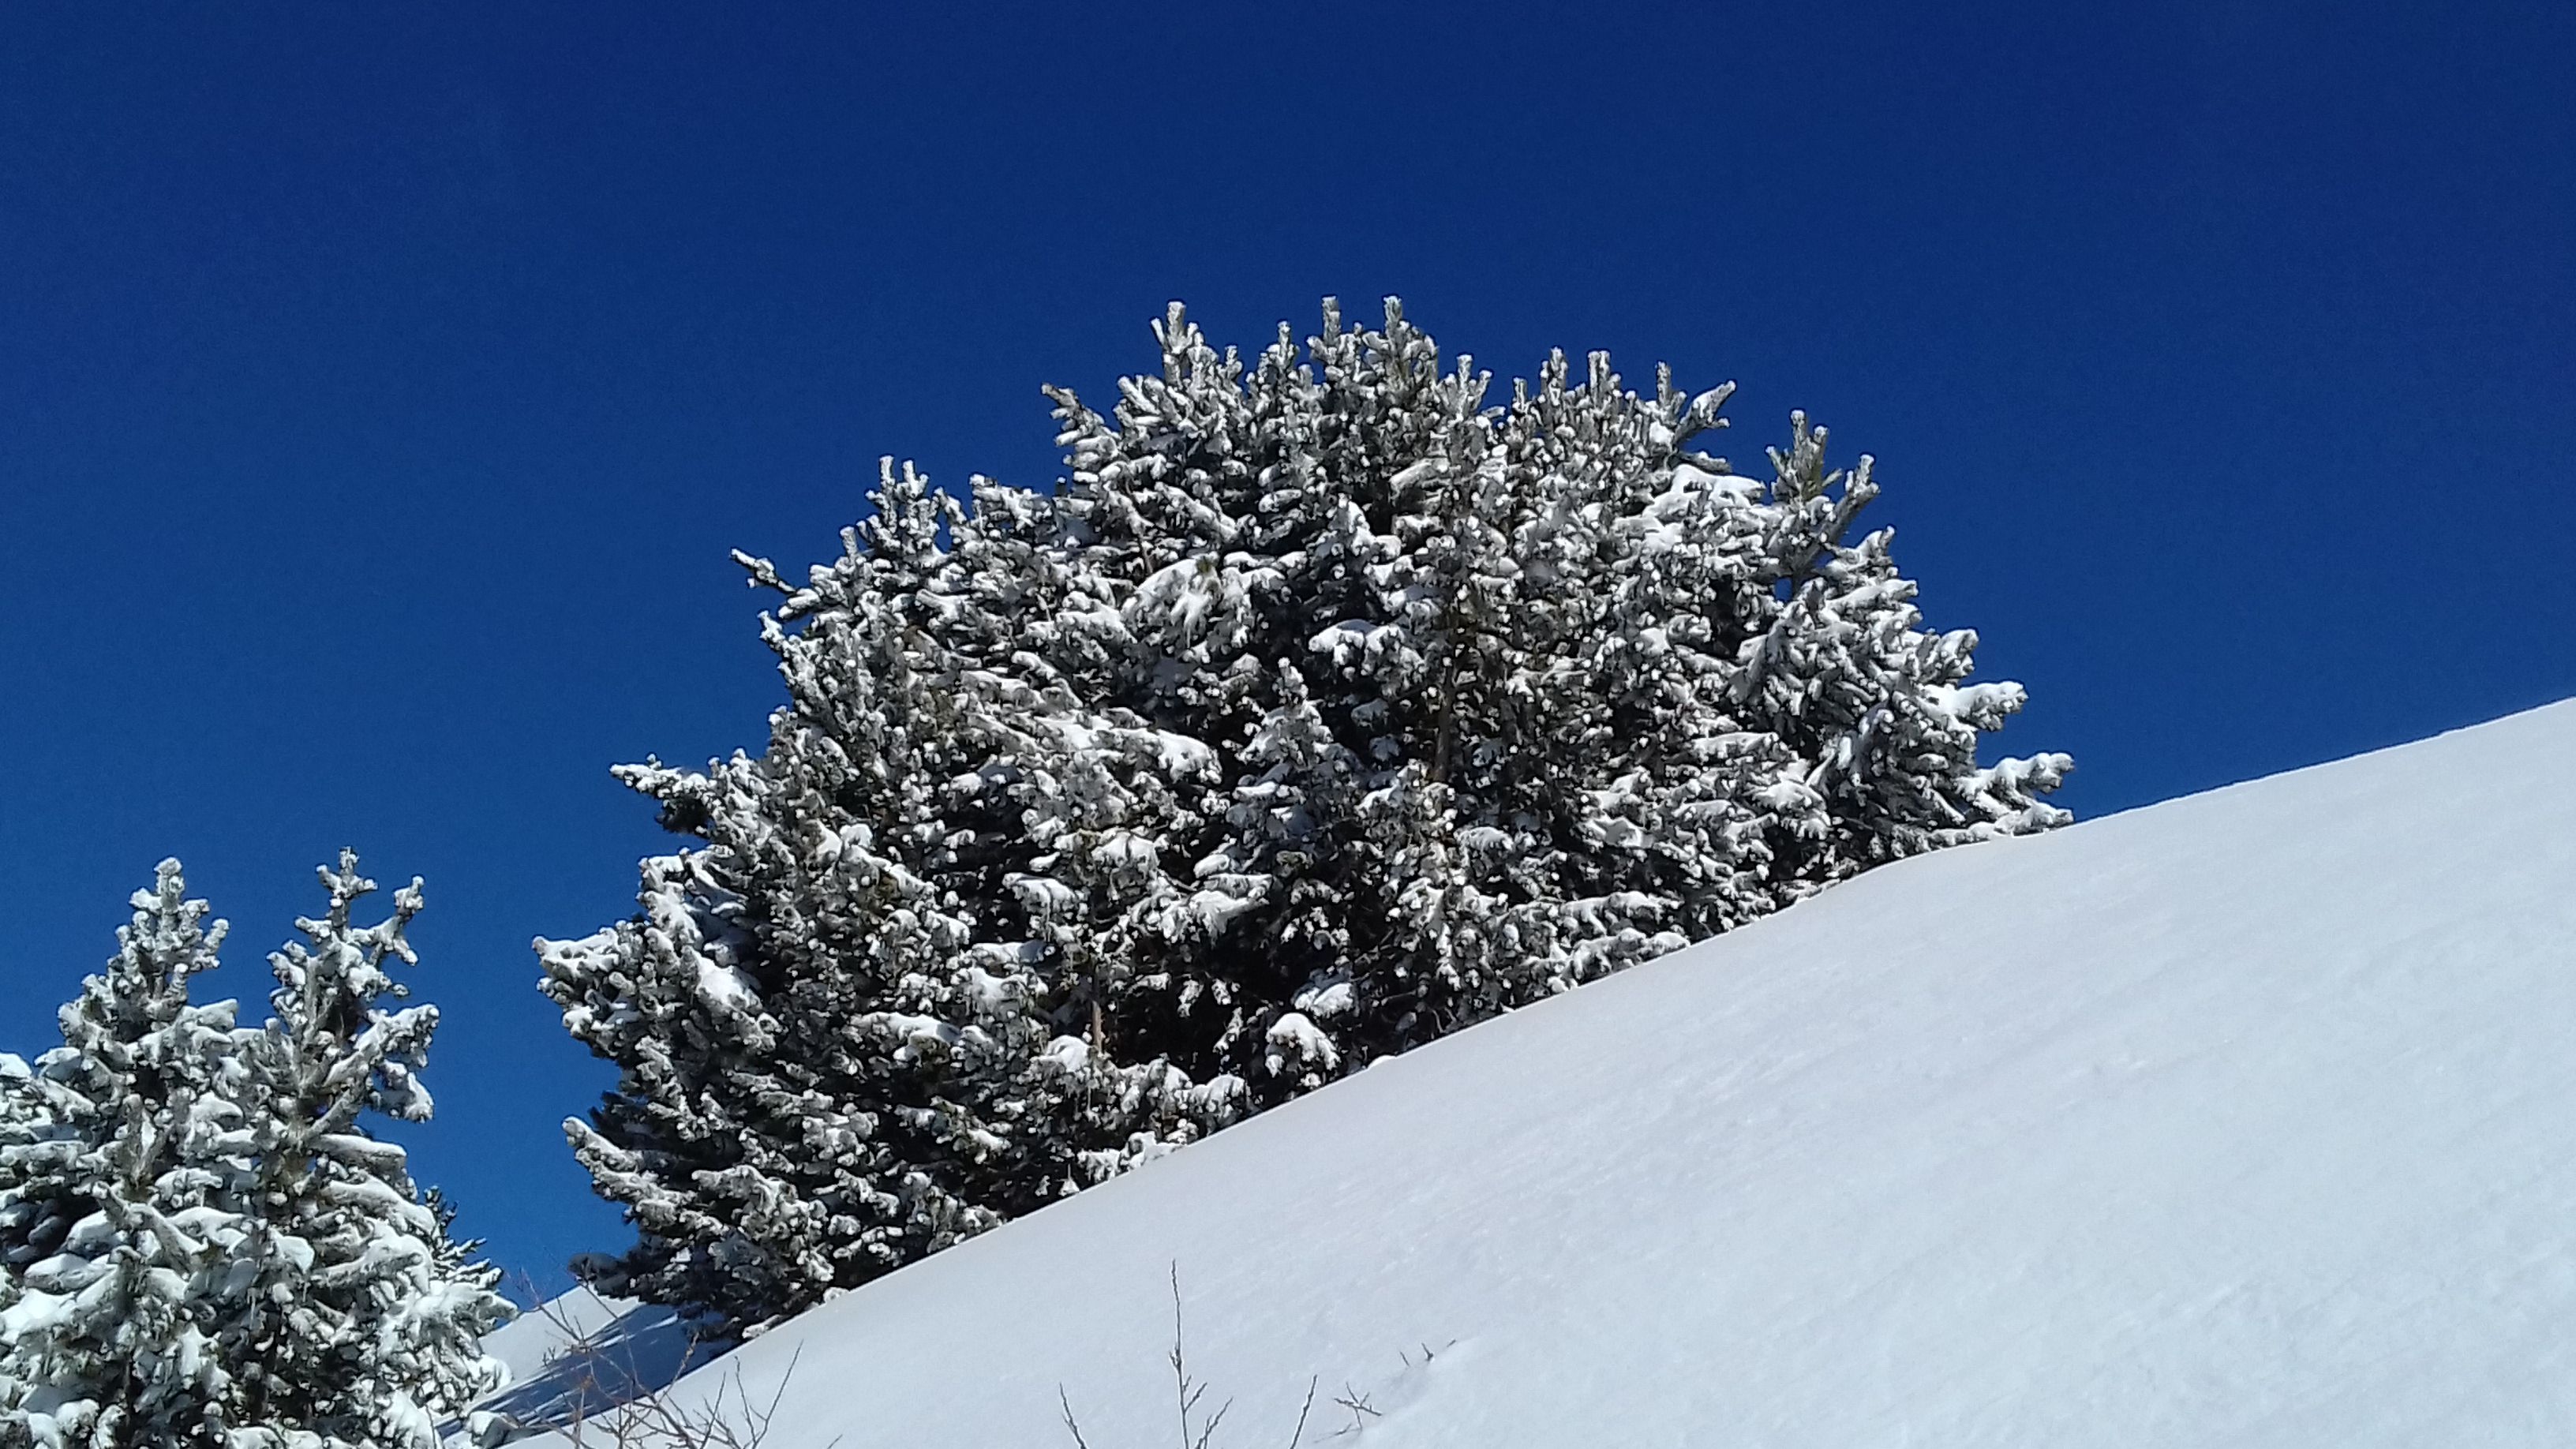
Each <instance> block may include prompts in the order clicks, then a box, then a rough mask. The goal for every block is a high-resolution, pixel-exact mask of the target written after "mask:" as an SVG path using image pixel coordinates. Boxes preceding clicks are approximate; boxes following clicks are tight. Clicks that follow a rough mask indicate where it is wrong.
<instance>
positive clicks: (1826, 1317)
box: [680, 702, 2576, 1449]
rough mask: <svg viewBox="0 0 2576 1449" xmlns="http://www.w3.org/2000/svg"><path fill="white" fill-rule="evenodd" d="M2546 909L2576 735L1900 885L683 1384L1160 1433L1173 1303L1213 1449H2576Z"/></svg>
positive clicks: (957, 1419) (2552, 927)
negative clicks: (1212, 1414)
mask: <svg viewBox="0 0 2576 1449" xmlns="http://www.w3.org/2000/svg"><path fill="white" fill-rule="evenodd" d="M2571 882H2576V702H2569V703H2564V704H2560V705H2556V706H2552V707H2549V708H2546V709H2542V710H2538V711H2534V712H2532V713H2529V714H2525V715H2520V716H2516V717H2514V718H2511V719H2507V720H2504V721H2500V722H2497V723H2494V724H2490V725H2486V726H2483V727H2480V728H2477V729H2473V730H2468V731H2463V732H2460V733H2457V734H2452V735H2447V736H2444V737H2441V738H2439V739H2435V740H2431V741H2427V742H2424V743H2421V744H2417V745H2413V746H2408V747H2405V748H2402V749H2398V750H2392V751H2387V752H2384V753H2380V754H2376V755H2371V756H2366V757H2363V758H2359V759H2355V760H2348V761H2344V762H2341V763H2337V764H2333V765H2328V766H2324V767H2320V768H2317V769H2312V770H2306V771H2301V772H2298V773H2295V774H2291V775H2285V776H2281V777H2278V778H2274V779H2270V780H2265V781H2260V782H2257V783H2254V784H2250V785H2243V786H2237V787H2233V788H2230V789H2225V790H2220V791H2217V792H2214V793H2211V794H2207V795H2202V796H2198V797H2194V798H2191V799H2187V800H2182V801H2177V802H2173V803H2170V804H2167V805H2162V806H2158V807H2155V808H2152V809H2147V810H2141V811H2137V812H2134V813H2131V814H2126V815H2120V816H2115V817H2111V818H2108V819H2103V820H2098V821H2094V822H2090V823H2087V824H2083V825H2080V826H2077V827H2075V828H2073V829H2070V830H2066V831H2062V832H2057V833H2054V834H2050V835H2045V836H2037V837H2029V838H2021V839H2009V840H2000V841H1995V842H1992V843H1989V844H1983V845H1977V846H1972V847H1968V848H1965V849H1960V850H1952V851H1944V852H1940V853H1936V854H1933V855H1929V856H1924V857H1921V858H1918V859H1913V860H1908V861H1904V862H1901V863H1898V864H1896V865H1892V866H1889V867H1887V868H1885V869H1882V870H1879V871H1875V872H1873V873H1871V874H1869V875H1867V876H1864V877H1862V878H1861V879H1859V880H1857V881H1854V882H1852V883H1850V884H1847V885H1844V886H1842V887H1840V888H1838V889H1837V890H1835V891H1833V892H1831V893H1829V894H1826V895H1824V896H1822V897H1819V898H1817V899H1814V900H1812V901H1809V902H1807V903H1805V904H1802V905H1799V906H1797V907H1795V908H1794V909H1792V910H1790V911H1788V912H1785V913H1783V914H1781V915H1778V916H1775V917H1772V918H1770V919H1768V920H1764V921H1761V922H1758V923H1755V924H1753V925H1750V926H1747V927H1745V928H1743V929H1741V930H1738V931H1735V932H1732V933H1730V934H1728V935H1726V936H1723V937H1720V938H1718V939H1716V940H1714V941H1710V942H1707V943H1705V944H1702V945H1700V946H1696V947H1693V948H1690V949H1688V950H1685V951H1682V952H1679V953H1677V954H1675V955H1672V956H1669V957H1666V958H1664V959H1661V960H1658V961H1654V962H1651V963H1648V964H1646V965H1643V966H1640V967H1637V968H1636V969H1634V970H1632V971H1630V972H1628V973H1626V974H1624V975H1620V976H1616V977H1612V978H1609V979H1606V980H1603V981H1600V982H1597V983H1594V984H1592V985H1588V986H1585V987H1583V988H1581V989H1580V990H1577V991H1574V992H1572V993H1570V994H1568V995H1565V996H1562V997H1559V998H1556V999H1553V1000H1549V1001H1545V1002H1542V1003H1539V1004H1537V1005H1535V1006H1532V1007H1529V1008H1527V1009H1524V1010H1522V1011H1519V1012H1516V1013H1513V1014H1511V1015H1509V1016H1506V1017H1504V1018H1501V1019H1499V1020H1496V1021H1493V1022H1491V1023H1488V1024H1486V1025H1483V1026H1479V1027H1476V1028H1474V1029H1472V1030H1469V1031H1466V1032H1464V1033H1461V1034H1459V1035H1457V1036H1455V1037H1451V1038H1449V1039H1447V1040H1444V1041H1441V1042H1438V1043H1435V1044H1433V1045H1430V1046H1428V1047H1425V1048H1423V1049H1421V1050H1419V1051H1417V1052H1414V1053H1412V1054H1410V1055H1407V1056H1404V1057H1400V1058H1396V1059H1393V1060H1390V1061H1386V1062H1383V1063H1381V1064H1379V1065H1377V1066H1374V1067H1372V1068H1370V1069H1368V1070H1367V1071H1365V1072H1363V1073H1360V1074H1358V1075H1356V1076H1354V1077H1352V1078H1350V1079H1348V1080H1345V1081H1343V1082H1340V1083H1337V1084H1335V1085H1333V1086H1331V1087H1328V1088H1326V1089H1325V1090H1323V1091H1320V1092H1318V1093H1315V1094H1314V1095H1312V1096H1309V1097H1306V1098H1304V1099H1301V1100H1299V1101H1296V1102H1293V1103H1290V1104H1288V1105H1287V1106H1284V1107H1282V1108H1280V1109H1278V1110H1276V1111H1274V1112H1271V1113H1268V1114H1266V1115H1264V1116H1262V1117H1260V1118H1257V1119H1255V1120H1253V1121H1251V1122H1248V1123H1246V1124H1244V1125H1242V1126H1240V1127H1237V1128H1235V1129H1233V1130H1231V1131H1228V1132H1226V1133H1223V1134H1220V1135H1218V1136H1216V1137H1213V1138H1211V1139H1209V1140H1208V1141H1205V1142H1203V1143H1199V1144H1197V1145H1194V1146H1191V1147H1188V1148H1186V1149H1183V1150H1181V1151H1179V1152H1177V1153H1174V1154H1172V1155H1170V1156H1168V1157H1166V1158H1163V1159H1161V1160H1158V1161H1155V1162H1152V1163H1150V1164H1148V1165H1146V1166H1145V1167H1144V1168H1142V1169H1140V1170H1139V1171H1137V1172H1135V1173H1133V1174H1131V1175H1129V1176H1126V1177H1122V1178H1119V1179H1116V1180H1114V1181H1111V1182H1108V1183H1106V1184H1104V1185H1102V1186H1100V1187H1098V1188H1095V1189H1092V1190H1090V1191H1087V1192H1084V1193H1082V1194H1081V1195H1080V1196H1078V1197H1075V1198H1073V1199H1071V1200H1069V1201H1066V1202H1064V1203H1061V1204H1059V1205H1056V1206H1052V1207H1049V1208H1047V1209H1045V1210H1043V1211H1041V1212H1039V1213H1036V1214H1035V1215H1033V1216H1031V1217H1029V1218H1027V1219H1025V1220H1022V1221H1019V1222H1016V1223H1012V1224H1010V1225H1008V1226H1006V1227H1004V1228H1002V1229H1000V1230H998V1231H995V1232H993V1233H990V1234H988V1235H985V1236H983V1237H980V1238H977V1239H975V1240H974V1241H971V1242H968V1243H965V1244H962V1245H961V1246H959V1247H957V1248H955V1249H952V1250H950V1251H948V1252H945V1253H942V1254H940V1255H938V1256H936V1257H934V1258H931V1259H929V1260H927V1261H925V1262H922V1263H920V1264H918V1265H915V1266H913V1267H910V1268H907V1269H904V1270H903V1271H901V1272H898V1273H895V1274H893V1275H891V1276H888V1277H886V1278H884V1279H881V1280H879V1281H877V1282H875V1283H872V1284H870V1285H868V1286H866V1287H864V1288H861V1289H859V1290H857V1291H855V1292H852V1293H849V1294H846V1295H844V1296H842V1297H840V1298H837V1299H835V1300H833V1301H832V1302H829V1303H826V1304H824V1305H823V1306H822V1307H820V1308H818V1309H816V1310H814V1311H812V1312H810V1313H807V1314H805V1315H803V1316H802V1317H800V1318H797V1319H795V1320H792V1321H790V1322H789V1323H787V1324H785V1325H783V1326H781V1327H780V1328H778V1329H777V1330H775V1331H773V1332H771V1333H770V1334H768V1335H766V1336H764V1337H761V1338H759V1339H757V1340H755V1341H753V1342H752V1343H750V1344H749V1345H748V1346H746V1347H745V1348H744V1349H742V1350H741V1351H740V1352H739V1353H738V1354H736V1355H734V1356H733V1357H731V1358H729V1359H728V1360H726V1361H725V1362H724V1363H723V1364H721V1365H719V1366H718V1367H717V1368H715V1369H711V1370H701V1371H700V1372H698V1373H697V1374H695V1375H693V1376H691V1377H690V1378H687V1379H684V1380H683V1381H682V1383H681V1387H680V1392H682V1393H684V1394H685V1393H692V1392H694V1393H705V1392H709V1391H711V1390H712V1389H713V1387H714V1385H715V1382H716V1380H717V1379H718V1378H719V1377H720V1376H724V1375H730V1374H731V1373H733V1372H735V1371H736V1370H738V1371H739V1372H740V1373H741V1375H742V1377H743V1380H744V1381H745V1382H746V1383H748V1384H749V1385H750V1387H751V1388H752V1389H753V1390H754V1391H755V1394H760V1395H765V1393H766V1392H767V1390H768V1389H769V1387H770V1386H772V1385H774V1384H776V1383H777V1382H778V1381H779V1379H780V1378H781V1377H782V1376H784V1375H787V1374H788V1372H789V1369H790V1365H791V1362H792V1363H793V1364H794V1372H793V1378H792V1380H791V1381H790V1382H789V1383H788V1386H787V1389H786V1394H785V1399H784V1405H783V1413H782V1416H781V1423H780V1427H779V1429H778V1430H777V1432H776V1433H774V1434H773V1435H772V1439H771V1444H770V1449H821V1446H823V1445H825V1444H827V1443H829V1442H832V1441H833V1440H835V1439H836V1438H837V1439H838V1440H839V1442H840V1443H841V1444H843V1445H844V1446H846V1449H870V1446H876V1445H903V1446H909V1449H938V1446H956V1449H993V1446H1042V1445H1049V1444H1070V1443H1071V1439H1070V1436H1068V1435H1067V1433H1066V1431H1065V1429H1064V1426H1063V1424H1062V1422H1061V1414H1062V1410H1061V1408H1060V1404H1059V1391H1060V1390H1061V1393H1062V1395H1063V1397H1064V1400H1065V1401H1067V1402H1069V1403H1070V1404H1071V1406H1072V1408H1073V1410H1074V1412H1075V1414H1076V1415H1077V1416H1078V1418H1079V1420H1080V1422H1081V1425H1082V1432H1083V1434H1084V1436H1085V1438H1086V1439H1087V1441H1088V1442H1089V1444H1090V1445H1092V1446H1094V1449H1122V1446H1128V1445H1153V1444H1165V1443H1169V1442H1171V1438H1172V1431H1173V1413H1174V1405H1173V1401H1172V1389H1171V1380H1170V1368H1169V1365H1168V1363H1167V1362H1166V1361H1165V1355H1166V1353H1167V1352H1168V1351H1169V1349H1170V1347H1171V1343H1172V1300H1171V1288H1170V1282H1169V1280H1170V1277H1171V1275H1172V1274H1173V1273H1174V1271H1175V1269H1177V1274H1178V1278H1179V1283H1180V1293H1181V1301H1182V1307H1183V1309H1184V1312H1185V1314H1186V1325H1187V1350H1188V1354H1189V1366H1190V1371H1191V1373H1192V1375H1193V1376H1194V1377H1196V1378H1198V1379H1201V1380H1204V1381H1205V1382H1207V1383H1209V1384H1211V1385H1212V1386H1213V1387H1212V1389H1211V1390H1210V1398H1209V1400H1208V1404H1209V1405H1210V1406H1212V1405H1213V1404H1214V1403H1216V1402H1218V1401H1222V1400H1224V1399H1226V1398H1227V1397H1229V1396H1231V1397H1232V1399H1233V1400H1234V1403H1233V1407H1232V1409H1231V1411H1230V1413H1229V1414H1228V1416H1227V1419H1226V1423H1225V1425H1224V1426H1223V1427H1222V1428H1221V1429H1220V1432H1219V1434H1218V1435H1217V1440H1216V1442H1219V1443H1230V1444H1237V1445H1278V1444H1285V1443H1287V1442H1288V1439H1289V1430H1290V1426H1291V1425H1292V1424H1293V1423H1294V1422H1295V1421H1296V1416H1297V1413H1298V1409H1299V1404H1300V1402H1301V1400H1303V1399H1304V1398H1305V1396H1306V1394H1307V1392H1308V1389H1309V1385H1310V1382H1312V1383H1314V1384H1315V1385H1316V1395H1317V1396H1316V1401H1315V1409H1314V1413H1313V1417H1312V1419H1311V1421H1310V1423H1309V1425H1308V1428H1307V1430H1306V1433H1305V1442H1306V1443H1308V1444H1317V1443H1344V1442H1357V1443H1366V1444H1375V1445H1383V1446H1407V1449H1501V1446H1512V1445H1595V1444H1608V1445H1618V1446H1621V1449H1647V1446H1663V1445H1676V1446H1678V1445H1712V1446H1717V1445H1726V1446H1753V1445H1782V1446H1786V1445H1835V1446H1852V1445H1900V1444H1903V1445H2034V1446H2036V1445H2046V1446H2114V1445H2123V1446H2125V1445H2138V1446H2148V1445H2153V1446H2172V1445H2196V1446H2253V1445H2335V1446H2355V1445H2382V1444H2385V1445H2401V1444H2403V1445H2470V1444H2515V1445H2521V1444H2530V1445H2543V1444H2567V1443H2576V1052H2571V1051H2570V1049H2569V1043H2570V1040H2571V1037H2570V1027H2571V1024H2576V891H2571V890H2570V885H2571ZM1336 1400H1347V1401H1348V1402H1347V1403H1341V1402H1336ZM1354 1406H1359V1407H1354ZM1343 1431H1347V1432H1343ZM1337 1433H1339V1435H1340V1437H1338V1438H1335V1437H1333V1436H1334V1435H1336V1434H1337Z"/></svg>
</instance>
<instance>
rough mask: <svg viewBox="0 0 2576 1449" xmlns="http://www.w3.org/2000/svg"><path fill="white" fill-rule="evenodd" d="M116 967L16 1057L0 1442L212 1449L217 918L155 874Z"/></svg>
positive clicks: (6, 1137)
mask: <svg viewBox="0 0 2576 1449" xmlns="http://www.w3.org/2000/svg"><path fill="white" fill-rule="evenodd" d="M133 909H134V916H133V920H132V921H131V923H129V924H128V925H126V926H124V927H123V928H121V929H120V930H119V931H118V932H117V946H118V950H117V954H116V956H115V958H114V959H112V960H111V961H109V963H108V965H107V968H106V969H105V970H104V971H102V972H100V973H99V974H97V975H94V976H92V977H90V978H88V980H87V981H85V982H84V983H83V984H82V988H81V994H80V997H79V999H78V1000H76V1001H74V1002H72V1003H71V1004H70V1005H68V1006H65V1007H64V1008H63V1009H62V1012H61V1016H60V1020H61V1025H62V1034H63V1044H62V1045H61V1046H59V1047H57V1048H55V1049H54V1050H52V1051H49V1052H47V1053H45V1054H44V1056H42V1057H41V1058H39V1059H38V1061H37V1063H36V1065H35V1068H34V1070H33V1071H32V1072H29V1071H27V1070H26V1069H25V1067H24V1064H23V1063H22V1062H18V1061H17V1059H15V1058H12V1059H11V1064H9V1065H8V1069H6V1070H5V1071H0V1076H5V1077H6V1078H7V1079H8V1082H7V1085H6V1087H5V1088H0V1090H5V1093H6V1097H7V1099H8V1101H9V1102H10V1104H11V1105H10V1107H9V1108H8V1110H7V1113H6V1116H7V1119H8V1120H7V1123H6V1125H5V1126H0V1267H5V1271H6V1280H7V1287H6V1289H5V1290H0V1303H5V1309H0V1444H6V1445H11V1446H24V1445H44V1446H47V1449H127V1446H133V1449H141V1446H147V1445H150V1446H160V1445H168V1446H188V1445H197V1446H213V1445H218V1444H220V1443H221V1442H222V1434H221V1429H222V1424H221V1417H220V1412H219V1408H220V1401H221V1398H222V1395H223V1393H224V1392H225V1389H226V1386H227V1372H226V1366H225V1364H224V1363H223V1362H222V1359H221V1356H220V1355H219V1354H218V1353H216V1352H215V1351H214V1348H213V1345H212V1344H211V1343H210V1341H209V1340H208V1337H207V1334H206V1332H205V1325H204V1314H203V1312H202V1311H201V1310H202V1306H203V1299H204V1295H205V1293H206V1291H207V1282H206V1277H205V1270H206V1268H207V1265H208V1263H209V1262H210V1261H211V1258H212V1256H213V1242H214V1239H215V1238H216V1237H217V1235H219V1234H220V1233H221V1232H222V1231H223V1230H224V1228H225V1226H226V1224H227V1223H228V1221H229V1220H230V1214H229V1213H228V1212H227V1210H226V1206H225V1204H224V1203H223V1202H222V1201H221V1195H220V1192H219V1188H220V1186H221V1184H222V1183H223V1182H224V1181H225V1179H226V1176H227V1174H226V1172H225V1164H224V1162H223V1161H222V1159H221V1155H220V1154H221V1152H222V1150H223V1142H222V1136H223V1134H224V1132H225V1131H226V1130H227V1129H228V1127H229V1126H230V1125H231V1122H232V1120H233V1119H234V1117H235V1115H236V1109H235V1108H234V1106H233V1104H232V1102H231V1100H230V1097H231V1094H230V1091H229V1090H228V1087H229V1084H228V1083H227V1081H226V1080H225V1079H226V1077H227V1074H228V1070H229V1068H230V1065H231V1063H230V1060H229V1052H228V1046H229V1043H230V1040H231V1033H232V1025H233V1005H232V1003H230V1002H222V1003H218V1004H215V1005H211V1006H195V1005H191V1004H190V1002H189V1000H188V983H189V981H190V979H191V978H192V977H195V976H197V975H200V974H202V973H203V972H205V971H207V970H209V969H211V968H212V967H213V966H214V965H215V964H216V952H217V948H218V946H219V945H220V944H221V942H222V939H223V934H224V927H223V923H222V922H220V921H216V922H213V923H211V925H210V924H209V923H208V922H207V921H206V913H207V907H206V903H205V902H204V901H201V900H190V899H189V898H188V896H187V886H186V882H185V880H184V879H183V877H182V875H181V872H180V867H179V863H178V862H177V861H175V860H168V861H163V862H162V863H161V866H160V870H159V872H158V875H157V879H156V881H155V883H154V888H153V889H152V890H149V891H138V892H136V893H135V896H134V899H133Z"/></svg>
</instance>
